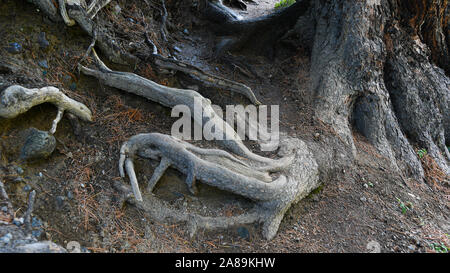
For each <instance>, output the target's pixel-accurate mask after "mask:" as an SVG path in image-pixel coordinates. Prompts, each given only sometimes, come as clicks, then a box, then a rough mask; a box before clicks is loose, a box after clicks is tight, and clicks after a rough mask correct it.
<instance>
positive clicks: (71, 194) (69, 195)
mask: <svg viewBox="0 0 450 273" xmlns="http://www.w3.org/2000/svg"><path fill="white" fill-rule="evenodd" d="M67 198H69V199H73V193H72V191H68V192H67Z"/></svg>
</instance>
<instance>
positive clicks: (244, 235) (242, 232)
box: [237, 227, 250, 239]
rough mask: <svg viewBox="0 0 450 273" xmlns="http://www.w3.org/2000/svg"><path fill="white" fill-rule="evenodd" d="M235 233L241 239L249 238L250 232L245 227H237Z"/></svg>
mask: <svg viewBox="0 0 450 273" xmlns="http://www.w3.org/2000/svg"><path fill="white" fill-rule="evenodd" d="M237 232H238V234H239V237H241V238H242V239H248V238H250V232H249V231H248V229H247V228H245V227H239V228H238V230H237Z"/></svg>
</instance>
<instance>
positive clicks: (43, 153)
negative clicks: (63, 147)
mask: <svg viewBox="0 0 450 273" xmlns="http://www.w3.org/2000/svg"><path fill="white" fill-rule="evenodd" d="M55 147H56V139H55V137H54V136H52V135H51V134H49V133H48V132H46V131H41V130H38V129H35V128H31V129H30V132H29V134H28V136H27V138H26V140H25V144H24V146H23V147H22V151H21V153H20V159H22V160H35V159H42V158H47V157H49V156H50V155H51V154H52V153H53V151H54V150H55Z"/></svg>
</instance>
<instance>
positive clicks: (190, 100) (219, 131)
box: [79, 51, 293, 171]
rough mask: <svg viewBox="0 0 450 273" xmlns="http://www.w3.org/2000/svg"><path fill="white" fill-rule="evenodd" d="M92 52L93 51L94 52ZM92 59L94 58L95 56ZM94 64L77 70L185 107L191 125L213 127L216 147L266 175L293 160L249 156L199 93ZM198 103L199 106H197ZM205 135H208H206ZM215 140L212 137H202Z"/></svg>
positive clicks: (98, 61) (209, 103)
mask: <svg viewBox="0 0 450 273" xmlns="http://www.w3.org/2000/svg"><path fill="white" fill-rule="evenodd" d="M93 52H95V51H93ZM94 56H96V55H95V54H94ZM95 58H96V60H97V63H98V65H99V66H100V67H99V70H94V69H90V68H87V67H84V66H82V65H80V66H79V68H80V70H81V72H83V73H84V74H86V75H90V76H94V77H96V78H98V79H101V80H102V81H103V82H104V83H105V84H106V85H108V86H112V87H115V88H118V89H121V90H124V91H127V92H130V93H133V94H136V95H138V96H142V97H144V98H146V99H149V100H151V101H154V102H158V103H160V104H162V105H164V106H166V107H170V108H172V107H174V106H176V105H185V106H187V107H188V108H189V109H190V111H191V113H192V114H193V115H192V116H193V119H194V121H195V122H196V123H197V124H198V125H200V126H201V128H203V125H204V124H207V123H209V124H214V128H215V132H214V135H215V136H218V135H220V136H223V137H222V138H221V139H223V140H220V141H219V143H220V144H221V145H223V146H224V147H226V148H227V149H229V150H230V151H232V152H233V153H235V154H237V155H240V156H243V157H246V158H249V159H252V160H255V161H257V162H260V163H262V164H264V165H265V167H267V170H268V171H276V170H280V169H283V168H286V167H288V166H289V165H290V163H291V162H292V159H293V158H292V156H289V157H285V158H282V159H279V160H273V159H270V158H266V157H262V156H259V155H257V154H254V153H253V152H251V151H250V150H249V149H248V148H247V147H246V146H245V145H244V144H243V143H242V140H241V139H240V138H239V136H238V135H237V134H236V132H235V131H234V130H233V128H232V127H231V126H230V125H229V124H228V123H226V122H225V121H224V120H223V119H222V118H221V117H220V116H219V115H217V114H216V113H215V112H214V110H213V108H212V106H211V101H210V100H208V99H205V98H204V97H203V96H201V95H200V94H199V93H198V92H196V91H194V90H188V89H177V88H171V87H166V86H163V85H159V84H157V83H155V82H153V81H150V80H148V79H145V78H143V77H140V76H138V75H136V74H134V73H128V72H116V71H112V70H111V69H109V68H108V67H106V65H105V64H104V63H103V62H101V60H100V59H98V57H95ZM199 102H201V105H198V103H199ZM197 107H199V108H200V109H202V113H201V116H200V115H197V114H195V113H196V112H197V111H196V109H197ZM204 133H206V134H211V132H207V131H205V132H204ZM205 137H207V138H209V139H214V136H212V135H207V136H205Z"/></svg>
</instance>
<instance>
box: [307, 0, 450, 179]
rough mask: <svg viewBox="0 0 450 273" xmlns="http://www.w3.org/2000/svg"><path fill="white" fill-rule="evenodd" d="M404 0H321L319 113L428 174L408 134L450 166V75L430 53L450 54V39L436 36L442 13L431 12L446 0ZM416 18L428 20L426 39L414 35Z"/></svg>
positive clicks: (409, 168) (399, 163)
mask: <svg viewBox="0 0 450 273" xmlns="http://www.w3.org/2000/svg"><path fill="white" fill-rule="evenodd" d="M416 2H417V3H416ZM419 2H420V4H419ZM422 2H423V3H422ZM400 3H406V2H400V1H394V0H389V1H387V0H386V1H383V0H379V1H333V2H332V3H316V6H315V10H316V12H317V13H316V19H317V23H316V35H315V41H314V46H313V51H312V67H311V71H312V73H311V74H312V78H313V82H312V88H313V90H314V92H315V95H316V116H317V118H318V119H320V120H322V121H324V122H326V123H328V124H330V125H331V126H332V127H333V128H334V129H335V130H336V132H337V133H338V134H339V135H340V136H341V137H342V138H343V139H344V140H345V141H346V142H347V143H348V144H349V145H350V146H352V147H354V144H353V139H352V134H351V129H352V127H353V128H355V129H356V130H357V131H358V132H360V133H361V134H362V135H364V136H365V137H366V138H367V139H368V140H369V141H370V142H371V143H372V144H373V145H374V146H375V147H376V148H377V149H378V150H379V151H380V153H381V154H383V155H385V156H387V157H388V158H389V159H390V160H391V162H392V166H393V167H394V168H398V169H399V170H402V171H406V173H407V174H409V175H413V176H414V177H416V178H420V177H423V169H422V167H421V164H420V161H419V159H418V157H417V156H416V155H415V152H414V149H413V146H412V145H411V144H410V142H411V143H413V144H415V145H417V147H420V148H426V149H427V151H428V153H429V154H430V155H431V156H432V157H433V159H434V160H435V161H436V162H437V163H438V165H439V166H440V168H442V170H443V171H444V172H445V173H447V174H449V168H448V162H449V161H448V160H449V159H450V156H449V153H448V150H447V148H446V146H445V131H447V134H448V130H449V128H448V122H449V117H450V116H449V95H450V92H449V87H450V80H449V78H448V76H446V74H445V72H444V71H443V70H442V69H441V68H439V67H438V66H436V64H435V63H433V61H432V60H433V56H439V54H443V55H445V56H446V58H448V50H447V46H446V43H445V41H442V42H439V43H438V42H436V41H441V40H439V39H440V38H442V37H445V36H444V35H443V32H442V24H439V23H438V22H442V21H443V20H442V19H443V15H442V16H441V17H440V18H438V17H435V16H434V17H433V16H431V15H428V14H433V13H434V14H436V12H435V11H436V10H439V9H440V8H442V7H445V6H447V1H431V0H430V1H408V4H407V5H405V4H400ZM413 3H416V4H413ZM419 6H423V7H424V8H423V9H419V8H417V7H419ZM411 7H414V8H411ZM441 14H442V13H441ZM411 18H415V19H411ZM418 18H421V19H418ZM330 21H331V22H330ZM427 22H428V23H427ZM433 22H434V23H433ZM418 24H426V25H427V27H428V31H427V32H425V34H426V35H422V36H423V37H424V38H425V37H427V38H426V39H425V40H423V39H422V38H421V35H417V30H420V29H421V28H420V27H418V26H417V25H418ZM430 32H434V33H435V34H434V35H431V34H430ZM422 33H423V32H422ZM437 37H440V38H437ZM444 40H445V39H444ZM427 42H428V43H429V44H432V45H433V46H432V47H431V46H430V47H429V46H427ZM446 64H447V63H446ZM443 68H445V67H443Z"/></svg>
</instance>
